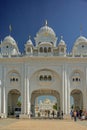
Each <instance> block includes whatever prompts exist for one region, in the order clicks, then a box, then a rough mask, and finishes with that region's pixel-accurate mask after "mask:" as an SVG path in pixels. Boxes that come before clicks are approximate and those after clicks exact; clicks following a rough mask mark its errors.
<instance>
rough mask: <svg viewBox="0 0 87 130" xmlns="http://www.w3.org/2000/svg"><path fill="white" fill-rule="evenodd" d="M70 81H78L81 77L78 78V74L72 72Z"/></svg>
mask: <svg viewBox="0 0 87 130" xmlns="http://www.w3.org/2000/svg"><path fill="white" fill-rule="evenodd" d="M72 81H73V82H80V81H81V78H80V74H79V73H77V72H76V73H74V74H73V76H72Z"/></svg>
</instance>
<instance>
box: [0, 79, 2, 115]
mask: <svg viewBox="0 0 87 130" xmlns="http://www.w3.org/2000/svg"><path fill="white" fill-rule="evenodd" d="M1 100H2V83H1V80H0V113H2V104H1V103H2V102H1Z"/></svg>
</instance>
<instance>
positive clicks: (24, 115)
mask: <svg viewBox="0 0 87 130" xmlns="http://www.w3.org/2000/svg"><path fill="white" fill-rule="evenodd" d="M19 118H20V119H29V118H30V117H29V115H26V114H20V116H19Z"/></svg>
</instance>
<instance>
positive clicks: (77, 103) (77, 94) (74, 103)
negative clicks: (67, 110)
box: [71, 89, 83, 110]
mask: <svg viewBox="0 0 87 130" xmlns="http://www.w3.org/2000/svg"><path fill="white" fill-rule="evenodd" d="M71 109H77V110H81V109H83V94H82V92H81V90H78V89H74V90H72V92H71Z"/></svg>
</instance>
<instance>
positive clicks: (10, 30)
mask: <svg viewBox="0 0 87 130" xmlns="http://www.w3.org/2000/svg"><path fill="white" fill-rule="evenodd" d="M11 32H12V26H11V24H10V25H9V33H10V35H11Z"/></svg>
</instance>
